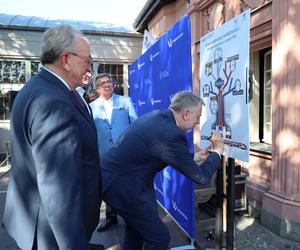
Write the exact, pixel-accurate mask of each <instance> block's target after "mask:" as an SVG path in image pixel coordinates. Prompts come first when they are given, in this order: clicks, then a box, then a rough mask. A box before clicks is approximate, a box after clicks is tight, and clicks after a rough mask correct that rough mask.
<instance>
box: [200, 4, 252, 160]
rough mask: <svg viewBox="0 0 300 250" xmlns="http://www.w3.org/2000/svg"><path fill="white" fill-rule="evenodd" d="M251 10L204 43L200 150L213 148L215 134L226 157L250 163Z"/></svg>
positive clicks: (201, 67)
mask: <svg viewBox="0 0 300 250" xmlns="http://www.w3.org/2000/svg"><path fill="white" fill-rule="evenodd" d="M249 39H250V10H247V11H245V12H244V13H242V14H240V15H239V16H237V17H234V18H233V19H231V20H230V21H228V22H226V23H225V24H223V25H222V26H221V27H219V28H218V29H216V30H214V31H212V32H210V33H208V34H207V35H205V36H203V37H202V38H201V40H200V80H201V97H202V98H203V100H204V102H205V107H204V108H203V111H202V117H201V124H200V126H201V141H200V147H201V148H206V147H208V146H209V145H210V143H209V139H210V136H211V134H212V132H217V133H218V134H220V135H221V136H222V137H223V138H224V141H225V148H224V152H223V154H224V155H225V156H228V157H232V158H234V159H238V160H242V161H246V162H249V111H248V109H249V105H248V104H249V86H248V72H249Z"/></svg>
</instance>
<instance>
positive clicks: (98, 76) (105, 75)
mask: <svg viewBox="0 0 300 250" xmlns="http://www.w3.org/2000/svg"><path fill="white" fill-rule="evenodd" d="M103 77H108V78H109V79H111V80H112V77H111V74H109V73H100V74H98V75H97V76H96V78H95V81H96V87H98V86H99V85H100V83H97V80H98V79H100V78H103Z"/></svg>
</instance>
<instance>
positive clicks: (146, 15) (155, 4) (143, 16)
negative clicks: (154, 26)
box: [133, 0, 175, 32]
mask: <svg viewBox="0 0 300 250" xmlns="http://www.w3.org/2000/svg"><path fill="white" fill-rule="evenodd" d="M171 2H175V0H148V1H147V2H146V4H145V6H144V7H143V9H142V10H141V12H140V13H139V15H138V16H137V18H136V19H135V21H134V23H133V27H134V29H135V30H136V31H137V32H144V30H145V29H146V28H147V26H148V23H149V22H150V21H151V19H152V18H153V17H154V16H155V15H156V13H157V12H158V11H159V10H160V9H161V7H162V6H164V5H167V4H169V3H171Z"/></svg>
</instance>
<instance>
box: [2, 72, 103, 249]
mask: <svg viewBox="0 0 300 250" xmlns="http://www.w3.org/2000/svg"><path fill="white" fill-rule="evenodd" d="M11 144H12V174H11V177H10V182H9V186H8V191H7V197H6V204H5V212H4V219H3V222H4V226H5V227H6V229H7V231H8V233H9V234H10V235H11V236H12V237H13V238H14V239H15V240H16V242H17V244H18V246H19V247H20V248H22V249H31V247H32V244H33V242H34V237H35V234H36V237H37V243H38V247H39V249H57V245H58V247H59V248H60V249H64V250H65V249H72V250H74V249H78V250H82V249H88V242H89V240H90V238H91V235H92V233H93V230H94V229H95V227H96V226H97V223H98V219H99V205H100V198H101V197H100V186H101V183H100V171H99V169H100V166H99V156H98V148H97V134H96V128H95V125H94V122H93V119H92V118H91V117H90V115H89V114H88V113H87V112H86V111H85V110H84V109H82V107H81V106H80V104H79V103H78V102H77V101H76V99H75V98H74V97H73V96H72V95H71V93H70V90H69V89H68V88H67V87H66V86H65V85H64V84H63V83H62V82H61V81H60V80H59V79H58V78H57V77H55V76H54V75H53V74H51V73H50V72H48V71H46V70H42V71H41V72H40V73H39V74H38V75H37V76H35V77H34V78H32V79H31V80H30V81H29V82H28V83H27V84H26V85H25V86H24V87H23V89H22V90H21V91H20V92H19V93H18V95H17V97H16V99H15V102H14V105H13V111H12V117H11Z"/></svg>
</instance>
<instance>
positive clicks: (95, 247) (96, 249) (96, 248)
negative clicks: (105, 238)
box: [90, 243, 105, 250]
mask: <svg viewBox="0 0 300 250" xmlns="http://www.w3.org/2000/svg"><path fill="white" fill-rule="evenodd" d="M90 250H105V248H104V246H103V245H100V244H92V243H90Z"/></svg>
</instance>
